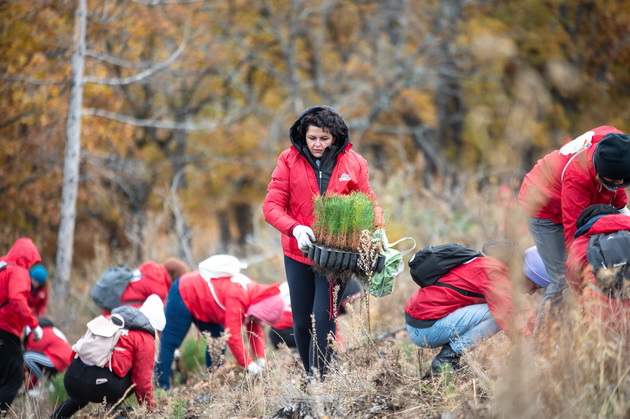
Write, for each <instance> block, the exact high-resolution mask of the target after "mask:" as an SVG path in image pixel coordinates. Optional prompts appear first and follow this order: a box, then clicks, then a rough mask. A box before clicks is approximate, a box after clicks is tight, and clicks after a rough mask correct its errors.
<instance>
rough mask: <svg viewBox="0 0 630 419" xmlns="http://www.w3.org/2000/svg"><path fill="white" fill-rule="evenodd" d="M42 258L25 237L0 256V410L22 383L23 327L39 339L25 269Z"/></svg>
mask: <svg viewBox="0 0 630 419" xmlns="http://www.w3.org/2000/svg"><path fill="white" fill-rule="evenodd" d="M41 260H42V258H41V256H40V255H39V251H38V250H37V247H36V246H35V244H34V243H33V241H32V240H31V239H29V238H24V237H23V238H20V239H17V240H16V241H15V243H14V244H13V246H12V247H11V250H9V252H8V253H7V254H6V255H4V256H2V257H0V267H2V270H0V411H3V410H8V409H9V407H10V406H11V403H13V399H14V398H15V395H16V394H17V392H18V391H19V390H20V387H21V386H22V378H23V376H24V371H23V365H24V359H23V358H22V345H21V343H20V338H21V337H22V332H23V331H24V328H25V327H26V326H28V327H30V328H31V329H32V330H33V334H34V339H37V340H39V339H41V338H42V328H41V327H39V324H38V322H37V318H36V317H35V316H34V315H33V312H32V311H31V309H30V307H29V306H28V300H27V298H28V297H27V296H28V293H29V292H30V291H31V278H30V275H29V273H28V270H29V269H30V268H31V266H33V265H34V264H36V263H38V262H41Z"/></svg>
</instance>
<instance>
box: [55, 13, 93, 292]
mask: <svg viewBox="0 0 630 419" xmlns="http://www.w3.org/2000/svg"><path fill="white" fill-rule="evenodd" d="M86 26H87V0H78V2H77V10H76V15H75V23H74V52H73V53H72V87H71V89H70V104H69V106H68V118H67V122H66V132H67V138H66V154H65V158H64V167H63V185H62V189H61V211H60V215H61V220H60V222H59V235H58V237H57V257H56V266H55V278H54V282H53V291H54V298H55V299H56V301H57V302H58V303H61V302H62V301H65V300H66V298H67V297H68V281H69V280H70V273H71V271H72V253H73V246H74V227H75V222H76V210H77V192H78V188H79V163H80V156H81V109H82V106H83V69H84V54H85V42H86V40H85V36H86V35H85V32H86Z"/></svg>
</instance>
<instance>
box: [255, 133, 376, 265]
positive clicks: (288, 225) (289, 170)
mask: <svg viewBox="0 0 630 419" xmlns="http://www.w3.org/2000/svg"><path fill="white" fill-rule="evenodd" d="M351 148H352V144H351V143H348V144H347V146H346V147H345V149H344V150H343V151H342V152H341V153H339V155H338V156H337V164H336V165H335V168H334V170H333V172H332V174H331V177H330V181H329V183H328V188H327V190H326V193H327V194H337V195H349V194H350V192H352V191H359V192H364V193H366V194H367V195H369V196H370V197H371V198H372V199H373V200H374V202H376V196H375V195H374V192H373V191H372V188H371V186H370V183H369V175H368V164H367V161H365V159H364V158H363V157H361V155H359V154H358V153H356V152H354V151H353V150H351ZM319 195H320V192H319V186H318V182H317V178H316V176H315V172H314V171H313V168H312V167H311V165H310V164H309V162H308V161H307V160H306V158H305V157H304V156H303V155H301V154H300V153H299V152H298V150H297V149H296V148H295V146H291V147H290V148H288V149H286V150H284V151H283V152H282V153H281V154H280V157H278V164H277V166H276V168H275V169H274V171H273V173H272V174H271V182H270V183H269V186H268V189H267V196H266V197H265V201H264V203H263V207H262V208H263V213H264V216H265V221H267V222H268V223H269V224H271V225H272V226H273V227H274V228H275V229H276V230H278V231H280V232H281V233H282V250H283V253H284V254H285V255H286V256H288V257H290V258H291V259H294V260H297V261H298V262H302V263H307V264H312V261H310V260H308V258H306V257H304V255H303V254H302V251H301V250H300V249H299V248H298V245H297V240H296V239H295V237H293V235H292V232H293V227H295V226H296V225H298V224H301V225H305V226H309V227H310V226H311V225H312V224H313V222H314V221H315V215H314V214H313V197H315V196H319ZM375 212H376V216H375V224H376V225H377V226H380V225H382V224H383V218H382V209H381V207H380V206H377V208H376V211H375Z"/></svg>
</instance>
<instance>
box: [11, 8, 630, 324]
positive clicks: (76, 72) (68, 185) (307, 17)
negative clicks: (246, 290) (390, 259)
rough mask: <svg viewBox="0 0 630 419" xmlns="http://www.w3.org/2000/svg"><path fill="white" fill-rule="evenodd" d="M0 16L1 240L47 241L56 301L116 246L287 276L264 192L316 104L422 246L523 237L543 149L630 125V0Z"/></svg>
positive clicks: (83, 285) (73, 301) (397, 225)
mask: <svg viewBox="0 0 630 419" xmlns="http://www.w3.org/2000/svg"><path fill="white" fill-rule="evenodd" d="M0 21H1V23H2V24H1V25H0V79H1V80H2V83H1V84H0V146H1V150H2V151H1V152H0V159H1V161H2V164H1V166H0V173H1V179H2V182H0V193H1V195H0V196H1V197H2V199H1V200H0V224H1V225H2V235H1V237H0V244H1V245H2V248H4V249H6V250H8V249H9V247H10V246H11V244H12V243H13V242H14V240H15V239H17V238H18V237H23V236H27V237H30V238H32V239H33V240H34V242H35V243H36V245H37V246H38V248H39V250H40V253H41V254H42V258H43V264H44V265H45V266H46V267H47V268H49V271H50V272H51V274H52V277H53V278H52V281H51V282H53V285H54V286H53V293H52V298H53V302H52V305H51V309H52V312H53V313H54V314H56V315H57V316H58V317H62V316H65V315H66V314H67V312H68V311H69V310H74V311H76V310H79V309H80V308H81V309H84V308H85V304H86V302H85V300H86V295H87V290H89V287H90V286H91V284H92V283H93V282H94V281H95V280H96V279H97V277H98V275H99V274H100V272H101V271H102V270H103V269H105V268H106V267H107V266H108V265H109V264H112V263H126V264H128V265H130V266H134V265H138V264H140V263H142V262H143V261H146V260H156V261H161V260H164V259H165V258H166V257H168V256H177V257H180V258H182V259H184V260H185V261H187V262H188V263H189V264H190V265H191V266H192V267H195V266H196V264H197V263H198V262H199V261H200V260H202V259H204V258H206V257H208V256H209V255H211V254H214V253H219V252H221V253H223V252H227V253H231V254H234V255H236V256H238V257H240V258H242V259H244V260H246V261H247V262H249V263H250V266H251V268H250V270H249V272H248V273H249V274H250V275H251V276H252V277H253V278H255V279H257V280H259V281H261V282H273V281H282V280H284V273H283V268H282V256H281V248H280V243H279V239H280V237H279V233H277V232H276V231H275V230H273V229H272V228H271V227H269V226H268V225H266V223H265V222H264V220H263V218H262V212H261V210H260V206H261V203H262V200H263V199H264V196H265V194H266V187H267V184H268V182H269V180H270V175H271V171H272V170H273V168H274V167H275V163H276V158H277V156H278V154H279V153H280V152H281V151H282V150H283V149H284V148H286V147H288V146H289V144H290V143H289V140H288V128H289V126H290V124H291V123H292V122H293V120H294V119H295V118H296V117H297V115H299V113H300V112H301V111H302V110H303V109H305V108H306V107H308V106H312V105H317V104H326V105H330V106H333V107H334V108H336V109H337V110H338V111H339V112H340V113H341V114H342V115H343V116H344V118H345V119H346V121H347V123H348V125H349V127H350V131H351V142H352V143H353V144H354V149H355V150H356V151H358V152H360V153H361V154H362V155H363V156H364V157H365V158H366V159H367V160H368V162H369V165H370V176H371V184H372V187H373V189H374V190H375V193H376V195H377V197H378V198H379V202H380V204H381V205H382V206H383V207H384V208H385V210H386V211H387V213H388V216H389V218H388V236H389V237H390V241H393V240H396V239H398V238H401V237H402V236H412V237H414V238H415V239H416V240H417V241H418V244H419V245H421V246H424V245H428V244H435V243H437V242H439V241H442V242H445V241H457V242H461V243H465V244H468V245H470V246H473V247H477V248H479V247H480V246H481V244H482V243H483V242H485V241H487V240H490V239H494V238H505V237H507V238H516V239H518V240H520V241H521V242H522V243H523V245H524V246H527V245H531V244H532V243H531V241H530V239H529V236H528V235H527V232H526V228H525V227H524V224H523V222H522V221H523V220H522V218H521V217H522V215H521V214H520V211H519V210H518V207H517V206H516V205H515V196H516V193H517V192H518V187H519V186H520V182H521V180H522V178H523V176H524V174H525V173H526V172H527V171H528V170H530V169H531V167H532V166H533V165H534V164H535V162H536V160H537V159H538V158H540V157H542V156H544V155H545V154H546V153H548V152H550V151H551V150H553V149H556V148H558V147H559V146H561V145H562V144H563V143H565V142H566V141H567V140H568V139H570V138H573V137H576V136H578V135H580V134H582V133H583V132H585V131H587V130H589V129H591V128H593V127H596V126H599V125H613V126H615V127H616V128H618V129H620V130H622V131H624V132H628V131H630V3H629V2H627V1H621V0H591V1H586V0H570V1H569V0H567V1H561V0H548V1H542V0H504V1H481V0H417V1H416V0H413V1H412V0H408V1H405V0H354V1H351V0H320V1H315V2H313V1H305V0H292V1H283V0H261V1H253V2H252V1H241V0H233V1H224V0H206V1H202V0H199V1H198V0H110V1H93V0H76V1H74V0H73V1H69V0H38V1H29V0H4V1H0ZM68 298H69V299H68ZM68 302H69V303H68ZM77 305H78V306H79V308H77V307H76V306H77Z"/></svg>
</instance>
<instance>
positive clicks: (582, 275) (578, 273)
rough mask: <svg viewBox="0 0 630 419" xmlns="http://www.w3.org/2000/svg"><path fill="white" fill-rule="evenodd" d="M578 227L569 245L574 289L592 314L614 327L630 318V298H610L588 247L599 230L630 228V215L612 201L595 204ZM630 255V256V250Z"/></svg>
mask: <svg viewBox="0 0 630 419" xmlns="http://www.w3.org/2000/svg"><path fill="white" fill-rule="evenodd" d="M576 228H577V231H576V233H575V241H573V243H572V244H571V247H570V248H569V254H568V257H567V264H566V269H567V281H568V283H569V288H570V289H571V293H572V294H574V295H575V296H576V297H578V299H579V301H580V303H581V304H582V305H583V306H584V307H586V308H587V313H588V314H589V315H591V316H597V317H599V318H600V319H603V320H605V321H607V322H608V323H609V325H610V326H611V328H614V325H615V324H619V325H621V324H626V325H627V320H628V319H629V318H630V317H629V316H630V300H628V299H623V298H611V296H609V295H608V292H607V291H609V290H606V289H603V287H602V286H600V284H599V283H598V281H597V279H596V277H595V273H594V272H593V267H592V266H591V264H589V261H588V258H587V248H588V244H589V242H590V240H591V238H592V237H593V236H594V235H596V234H607V233H613V232H616V231H620V230H630V217H629V216H627V215H625V214H619V212H618V211H617V210H616V209H615V208H613V207H611V206H610V205H603V204H599V205H592V206H590V207H588V208H586V209H585V210H584V211H582V214H580V217H579V218H578V220H577V222H576ZM620 250H622V249H620ZM627 256H628V258H630V254H628V255H627Z"/></svg>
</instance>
